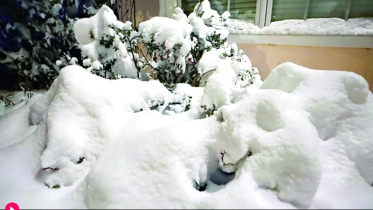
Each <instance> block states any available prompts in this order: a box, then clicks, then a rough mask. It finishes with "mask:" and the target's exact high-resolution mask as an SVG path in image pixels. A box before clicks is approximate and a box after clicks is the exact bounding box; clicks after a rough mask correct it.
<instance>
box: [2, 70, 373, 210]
mask: <svg viewBox="0 0 373 210" xmlns="http://www.w3.org/2000/svg"><path fill="white" fill-rule="evenodd" d="M227 67H229V65H228V66H227ZM219 71H220V70H217V72H219ZM222 72H223V71H222ZM228 72H229V71H225V73H224V74H226V75H224V76H222V75H220V76H219V73H214V74H212V75H211V76H210V77H209V79H208V82H207V84H209V83H211V84H212V83H215V82H217V84H215V85H210V86H206V87H205V88H202V87H198V88H193V87H190V86H188V85H185V84H181V85H178V86H177V87H176V89H175V91H174V93H175V94H172V93H171V92H169V91H168V90H167V89H166V88H164V87H163V86H162V85H161V84H160V83H159V82H157V81H149V82H142V81H137V80H132V79H120V80H106V79H103V78H100V77H98V76H95V75H92V74H90V73H89V72H87V71H86V70H85V69H83V68H81V67H78V66H68V67H65V68H64V69H62V70H61V73H60V75H59V77H58V78H57V79H56V80H55V82H54V83H53V85H52V87H51V88H50V90H48V91H47V92H46V93H45V94H38V95H36V96H34V97H35V98H31V99H29V100H28V102H27V104H24V105H23V106H19V107H17V108H14V109H13V110H12V111H7V112H4V113H3V114H2V115H1V116H0V131H1V136H0V140H1V141H0V143H1V149H0V172H1V174H0V176H1V180H0V205H2V206H5V205H6V204H7V203H8V202H11V201H13V202H17V203H18V204H19V205H20V207H21V209H22V208H38V209H40V208H277V209H278V208H286V209H289V208H323V209H325V208H373V199H372V197H373V187H372V186H371V185H372V183H373V139H372V137H373V124H372V121H373V95H372V93H371V92H370V91H369V89H368V84H367V82H366V81H365V80H364V79H363V78H362V77H361V76H359V75H357V74H355V73H351V72H342V71H326V70H311V69H307V68H305V67H301V66H298V65H296V64H293V63H283V64H281V65H279V66H278V67H276V68H275V69H274V70H273V71H272V72H271V74H270V75H269V76H268V78H267V79H266V80H265V81H264V83H263V84H261V83H257V85H251V86H249V87H247V88H241V89H239V87H235V88H234V89H231V90H229V91H231V92H230V93H231V96H234V97H233V98H229V99H227V98H225V97H226V95H224V94H219V90H220V89H219V88H222V87H221V86H223V85H227V84H228V83H230V84H233V82H234V81H231V79H230V76H229V74H230V73H228ZM232 73H233V74H234V70H232ZM214 75H215V76H214ZM214 78H215V79H214ZM222 78H226V80H227V81H228V82H224V81H223V79H222ZM219 81H220V82H221V83H219ZM226 83H227V84H226ZM227 87H229V85H228V86H227ZM214 89H216V91H217V93H218V94H217V95H215V96H214V97H215V99H216V101H219V102H224V103H222V104H221V106H220V109H218V110H217V111H215V114H214V115H213V116H211V117H208V118H204V119H199V118H200V117H199V116H201V112H200V111H199V109H200V106H201V105H202V104H203V103H204V102H206V101H205V99H204V98H206V97H207V96H206V95H209V94H210V96H211V94H212V92H213V90H214ZM218 89H219V90H218ZM232 90H239V91H232ZM229 91H228V92H229ZM180 94H181V95H184V96H192V101H191V107H190V110H189V111H187V112H184V113H180V114H175V113H174V114H172V115H169V116H168V115H162V114H161V113H162V110H164V106H165V104H167V103H171V102H173V101H177V100H178V99H179V98H178V97H179V95H180ZM219 95H221V97H223V99H219V97H218V96H219ZM210 96H209V97H210ZM210 98H211V97H210ZM36 99H37V100H36ZM35 100H36V102H35ZM227 100H228V101H227ZM228 102H229V103H228ZM214 103H215V102H214ZM154 104H158V105H160V108H159V109H158V111H155V110H149V107H152V106H153V105H154ZM141 110H142V111H141ZM8 125H13V126H16V127H17V129H13V130H9V126H8ZM42 168H44V170H42ZM222 171H224V172H222ZM45 184H47V185H48V186H49V187H50V188H52V187H55V188H58V187H60V188H59V189H49V188H48V187H47V186H45Z"/></svg>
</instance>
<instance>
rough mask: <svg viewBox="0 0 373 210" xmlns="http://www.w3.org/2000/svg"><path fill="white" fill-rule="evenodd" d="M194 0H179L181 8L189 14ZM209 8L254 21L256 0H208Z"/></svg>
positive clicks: (235, 17)
mask: <svg viewBox="0 0 373 210" xmlns="http://www.w3.org/2000/svg"><path fill="white" fill-rule="evenodd" d="M196 2H197V1H196V0H183V1H181V8H183V10H184V12H185V13H186V14H187V15H189V13H191V12H192V11H193V9H194V6H195V5H196ZM210 4H211V8H212V9H214V10H216V11H217V12H218V13H219V14H222V13H223V12H225V11H229V12H230V13H231V18H233V19H239V20H246V21H250V22H254V21H255V16H256V5H257V0H210Z"/></svg>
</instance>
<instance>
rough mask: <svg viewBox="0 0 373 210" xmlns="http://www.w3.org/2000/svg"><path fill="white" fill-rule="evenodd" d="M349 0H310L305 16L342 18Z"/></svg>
mask: <svg viewBox="0 0 373 210" xmlns="http://www.w3.org/2000/svg"><path fill="white" fill-rule="evenodd" d="M349 4H350V1H349V0H328V1H325V0H311V2H310V8H309V12H308V17H307V18H333V17H336V18H344V17H345V13H346V11H347V9H348V6H349Z"/></svg>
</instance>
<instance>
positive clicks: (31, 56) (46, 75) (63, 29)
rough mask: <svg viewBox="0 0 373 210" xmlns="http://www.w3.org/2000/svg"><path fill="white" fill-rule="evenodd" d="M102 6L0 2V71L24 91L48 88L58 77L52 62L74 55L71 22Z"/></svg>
mask: <svg viewBox="0 0 373 210" xmlns="http://www.w3.org/2000/svg"><path fill="white" fill-rule="evenodd" d="M104 2H105V1H102V0H94V1H86V0H51V1H41V0H33V1H28V0H4V1H1V2H0V7H1V11H0V14H1V15H0V26H1V27H0V63H2V64H4V67H5V68H6V69H2V71H9V72H11V73H12V74H13V75H15V77H16V78H17V81H15V82H17V84H18V83H19V84H20V86H21V87H23V88H25V89H46V88H49V87H50V85H51V84H52V82H53V80H54V79H55V78H56V77H57V75H58V71H59V67H58V66H57V65H56V63H55V62H56V60H57V59H59V58H60V57H62V56H64V55H66V56H74V54H76V53H75V52H74V49H73V47H74V45H75V38H74V33H73V30H72V28H73V24H74V22H75V19H74V18H75V17H82V16H88V15H90V14H92V13H94V12H95V10H96V9H95V8H99V7H100V6H101V5H102V4H103V3H104ZM75 51H76V50H75ZM75 56H76V55H75Z"/></svg>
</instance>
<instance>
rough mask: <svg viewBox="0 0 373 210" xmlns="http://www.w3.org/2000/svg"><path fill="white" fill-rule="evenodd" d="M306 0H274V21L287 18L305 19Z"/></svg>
mask: <svg viewBox="0 0 373 210" xmlns="http://www.w3.org/2000/svg"><path fill="white" fill-rule="evenodd" d="M306 3H307V1H306V0H273V6H272V22H273V21H278V20H285V19H303V17H304V11H305V8H306Z"/></svg>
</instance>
